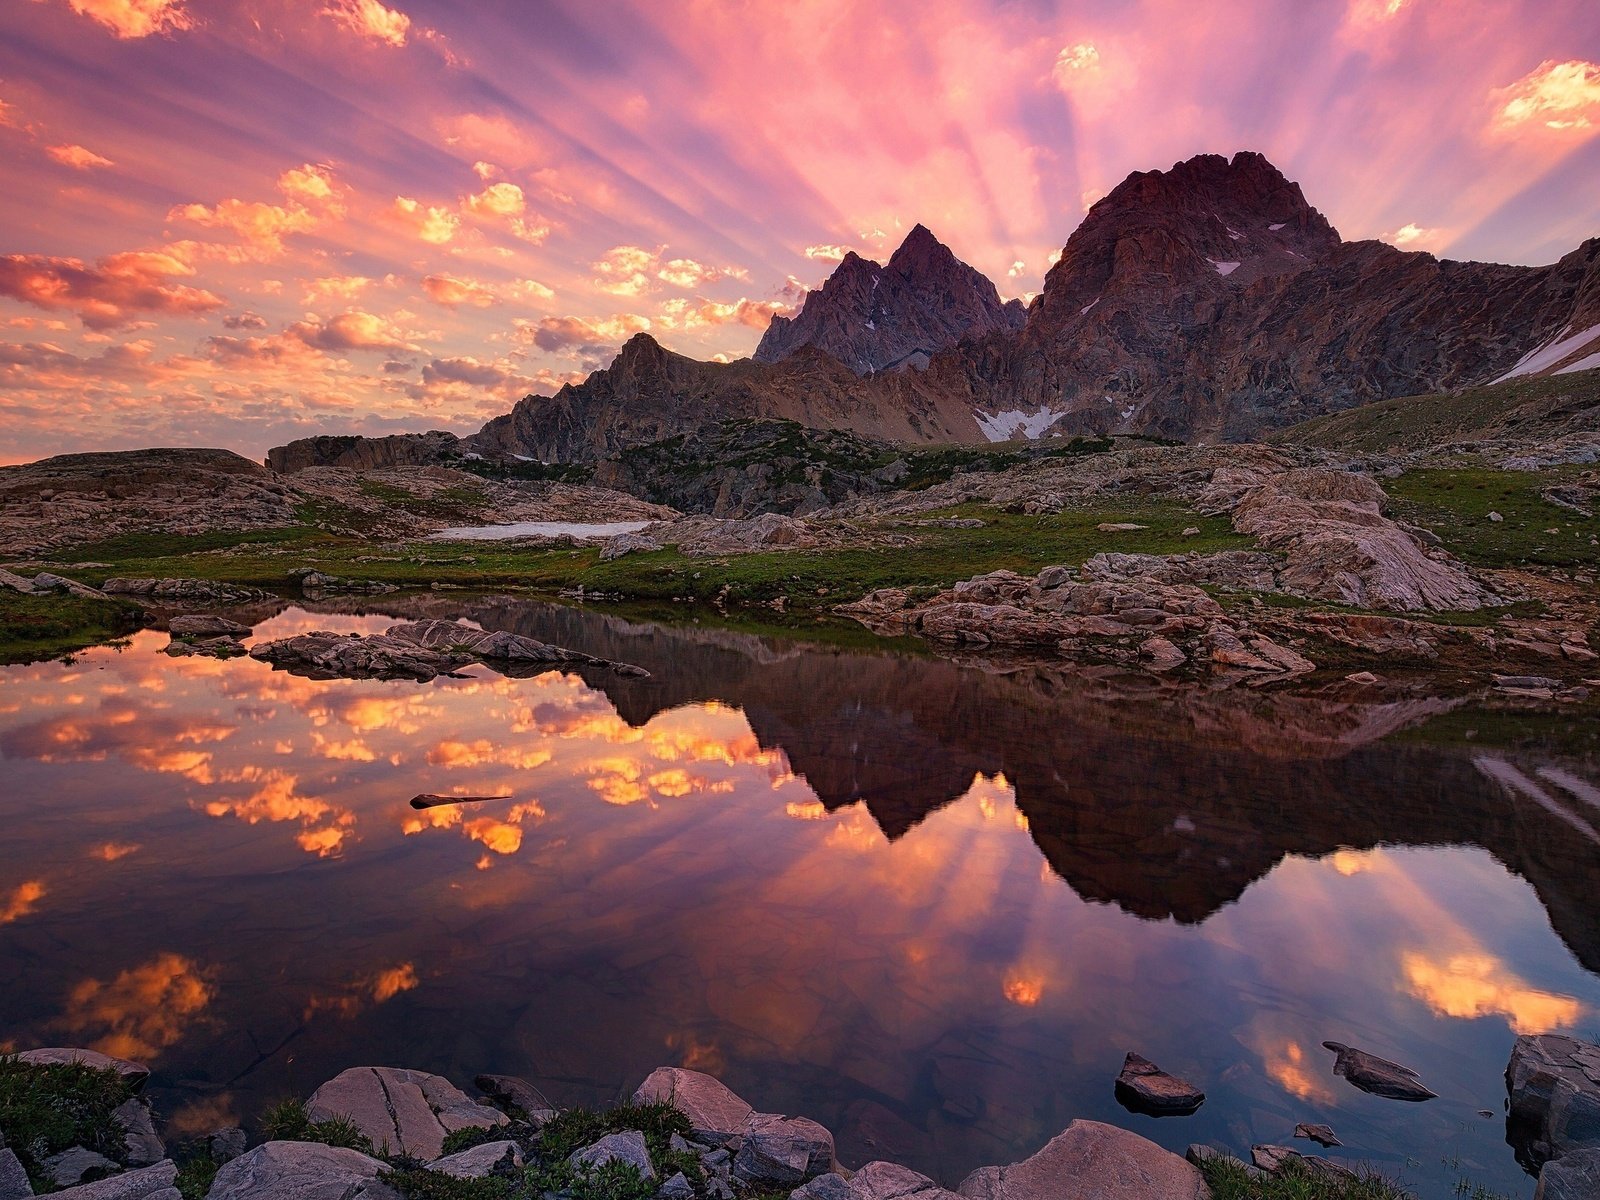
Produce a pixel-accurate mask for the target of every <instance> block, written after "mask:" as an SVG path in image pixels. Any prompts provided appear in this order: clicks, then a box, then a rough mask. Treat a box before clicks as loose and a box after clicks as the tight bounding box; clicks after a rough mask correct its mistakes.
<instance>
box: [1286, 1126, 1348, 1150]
mask: <svg viewBox="0 0 1600 1200" xmlns="http://www.w3.org/2000/svg"><path fill="white" fill-rule="evenodd" d="M1294 1135H1295V1137H1297V1138H1305V1139H1306V1140H1307V1141H1312V1142H1315V1143H1316V1144H1317V1145H1319V1146H1342V1145H1344V1143H1343V1142H1341V1141H1340V1140H1339V1136H1338V1135H1337V1134H1336V1133H1334V1132H1333V1128H1332V1126H1329V1125H1307V1124H1306V1123H1305V1122H1304V1121H1302V1122H1300V1124H1298V1125H1296V1126H1295V1127H1294Z"/></svg>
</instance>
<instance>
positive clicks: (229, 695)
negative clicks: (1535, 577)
mask: <svg viewBox="0 0 1600 1200" xmlns="http://www.w3.org/2000/svg"><path fill="white" fill-rule="evenodd" d="M446 604H451V605H454V606H455V608H454V609H453V610H452V612H451V615H454V613H455V612H459V613H460V615H463V616H467V617H469V618H471V619H473V620H475V621H478V622H480V623H482V624H483V625H485V626H486V627H490V628H510V629H514V630H516V631H517V632H521V633H525V634H529V635H532V636H537V637H542V638H545V639H547V640H552V641H557V642H560V643H562V644H564V645H569V646H572V647H574V648H577V649H582V650H587V651H589V652H592V653H595V654H599V655H602V656H604V657H607V658H614V659H622V660H626V661H632V662H637V663H640V664H642V665H645V666H647V667H649V668H650V669H651V671H652V672H653V673H654V678H652V679H650V680H632V679H618V678H616V677H614V676H610V675H596V676H593V677H592V678H591V679H590V680H589V681H588V682H585V680H584V679H581V678H579V677H577V676H573V675H562V674H557V673H550V674H545V675H540V676H535V677H532V678H521V679H507V678H501V677H499V676H496V675H493V674H491V673H489V672H487V671H484V670H475V671H474V672H472V673H471V677H469V678H465V679H445V680H439V681H436V682H434V683H431V684H415V683H407V682H394V683H390V682H379V681H360V682H356V681H338V680H335V681H328V682H319V681H312V680H306V679H300V678H297V677H294V676H291V675H287V674H284V673H281V672H273V671H270V670H269V669H267V668H266V667H264V666H263V665H262V664H259V663H256V662H254V661H252V660H249V659H241V660H235V661H232V662H217V661H212V660H208V659H169V658H167V657H165V656H164V655H163V654H161V653H160V650H161V647H162V646H163V645H164V644H165V641H166V638H165V635H163V634H159V633H141V634H139V635H138V636H136V637H135V638H134V639H133V642H132V645H131V646H130V647H128V648H127V649H125V650H122V651H118V650H114V649H100V650H95V651H91V652H88V653H85V654H83V655H81V656H80V657H79V658H78V660H77V661H76V662H75V663H73V664H70V665H64V664H59V663H52V664H44V665H37V666H30V667H8V668H3V669H0V679H3V681H4V683H3V688H0V755H3V756H4V759H5V762H4V766H3V770H4V775H5V779H6V785H5V787H4V788H3V789H0V820H3V822H4V824H3V828H4V829H5V835H4V838H5V843H4V844H5V853H4V855H3V856H0V922H3V923H0V978H4V979H6V980H9V981H12V983H11V984H10V986H8V987H6V988H4V989H0V1039H4V1040H6V1041H9V1042H12V1043H14V1044H16V1045H18V1046H22V1045H28V1044H52V1043H53V1044H61V1043H70V1044H90V1045H95V1046H98V1047H100V1048H102V1049H105V1050H108V1051H110V1052H112V1053H118V1054H123V1055H127V1056H131V1057H134V1058H138V1059H142V1060H144V1061H146V1062H148V1063H149V1064H150V1065H151V1066H152V1067H153V1068H154V1070H155V1077H154V1079H153V1080H152V1083H151V1093H152V1095H153V1096H154V1097H155V1099H156V1101H157V1103H158V1105H159V1106H160V1107H161V1109H162V1111H163V1112H165V1113H166V1114H168V1115H169V1116H171V1117H173V1118H174V1120H175V1121H176V1123H177V1125H178V1126H179V1127H180V1128H183V1129H190V1130H196V1131H198V1130H203V1129H208V1128H212V1127H215V1126H216V1125H218V1124H222V1123H227V1122H228V1121H231V1120H235V1119H239V1118H244V1119H250V1118H252V1117H254V1115H255V1114H256V1113H257V1112H258V1111H259V1110H260V1109H261V1108H262V1107H263V1106H264V1105H265V1104H267V1103H269V1102H271V1101H272V1100H274V1099H277V1098H279V1097H281V1096H282V1095H284V1094H287V1093H291V1092H298V1093H300V1094H305V1093H306V1092H309V1091H310V1089H312V1088H313V1087H315V1086H316V1085H317V1084H318V1083H319V1082H321V1081H322V1080H323V1079H325V1078H327V1077H329V1076H331V1075H332V1074H334V1073H335V1072H336V1071H338V1070H340V1069H342V1068H343V1067H345V1066H349V1065H353V1064H357V1063H394V1064H402V1065H407V1066H415V1067H421V1068H425V1069H429V1070H436V1071H440V1072H442V1073H444V1074H447V1075H449V1076H451V1077H452V1078H453V1079H455V1080H456V1081H457V1082H459V1083H463V1084H467V1083H470V1080H471V1077H472V1076H473V1075H474V1074H475V1073H477V1072H479V1071H484V1070H493V1071H501V1072H506V1073H513V1074H524V1075H527V1076H528V1077H530V1078H533V1079H535V1080H536V1081H538V1082H539V1083H540V1084H541V1086H543V1087H544V1088H545V1090H546V1091H547V1092H549V1093H550V1094H551V1095H552V1096H553V1098H555V1099H556V1100H558V1101H560V1102H567V1103H573V1102H589V1103H594V1102H605V1101H609V1100H613V1099H616V1098H618V1097H620V1096H623V1095H625V1094H627V1093H628V1092H630V1091H631V1089H632V1088H633V1087H634V1086H635V1085H637V1083H638V1082H639V1081H640V1080H641V1079H642V1078H643V1076H644V1075H645V1073H646V1072H648V1071H649V1070H650V1069H651V1068H652V1067H655V1066H657V1065H661V1064H684V1065H689V1066H694V1067H698V1068H701V1069H706V1070H711V1071H714V1072H716V1073H717V1074H719V1075H721V1076H722V1077H723V1078H724V1079H726V1080H727V1082H728V1083H729V1084H730V1085H731V1086H733V1087H734V1088H735V1089H736V1090H737V1091H739V1092H741V1093H742V1094H743V1095H745V1096H746V1097H747V1098H748V1099H749V1100H751V1101H752V1102H753V1103H755V1104H756V1105H757V1106H758V1107H760V1108H764V1109H769V1110H773V1111H787V1112H803V1113H805V1114H807V1115H810V1116H813V1117H816V1118H817V1119H819V1120H821V1121H823V1122H824V1123H825V1124H827V1125H828V1126H829V1127H830V1128H832V1129H833V1130H835V1132H836V1133H837V1135H838V1138H839V1145H840V1154H841V1158H843V1159H844V1161H846V1162H847V1163H849V1164H851V1165H859V1164H860V1163H861V1162H864V1161H866V1160H868V1159H870V1158H874V1157H893V1158H897V1159H900V1160H902V1161H905V1162H907V1163H909V1164H910V1165H913V1166H915V1167H918V1168H919V1169H921V1170H924V1171H926V1172H928V1173H929V1174H932V1175H935V1176H937V1177H939V1178H941V1179H942V1180H943V1181H944V1182H946V1183H948V1184H952V1185H953V1184H955V1183H957V1182H959V1180H960V1179H961V1178H962V1176H963V1175H964V1174H965V1173H966V1172H967V1171H968V1170H970V1169H971V1168H973V1167H976V1166H979V1165H982V1164H985V1163H995V1162H999V1163H1004V1162H1009V1161H1012V1160H1014V1159H1016V1158H1018V1157H1020V1156H1022V1155H1025V1154H1027V1153H1030V1152H1032V1151H1033V1150H1035V1149H1037V1148H1038V1147H1039V1146H1040V1145H1042V1144H1043V1143H1044V1142H1045V1141H1046V1140H1048V1139H1049V1137H1050V1136H1052V1135H1053V1134H1055V1133H1056V1132H1058V1131H1059V1130H1060V1129H1061V1128H1062V1127H1064V1126H1065V1125H1066V1123H1067V1122H1068V1121H1069V1120H1071V1119H1072V1118H1073V1117H1079V1116H1082V1117H1090V1118H1095V1119H1100V1120H1109V1121H1114V1122H1116V1123H1119V1124H1124V1125H1127V1126H1129V1127H1131V1128H1133V1129H1136V1130H1138V1131H1139V1132H1140V1133H1143V1134H1145V1135H1146V1136H1149V1137H1152V1138H1154V1139H1156V1140H1158V1141H1160V1142H1162V1143H1163V1144H1165V1145H1168V1146H1170V1147H1172V1148H1174V1149H1178V1150H1181V1149H1182V1148H1183V1147H1184V1146H1185V1145H1187V1144H1188V1143H1190V1142H1193V1141H1210V1140H1215V1141H1218V1142H1221V1143H1223V1144H1225V1145H1228V1146H1231V1147H1233V1148H1235V1149H1236V1150H1238V1151H1241V1152H1244V1153H1248V1148H1249V1146H1250V1145H1251V1144H1253V1143H1262V1142H1284V1143H1287V1142H1288V1141H1289V1135H1290V1133H1291V1132H1292V1130H1293V1127H1294V1125H1295V1123H1296V1122H1297V1121H1326V1122H1328V1123H1329V1124H1331V1125H1332V1126H1333V1127H1334V1128H1335V1129H1336V1130H1337V1131H1338V1133H1339V1134H1340V1136H1341V1137H1342V1138H1343V1139H1344V1141H1345V1143H1346V1147H1345V1149H1343V1150H1333V1151H1328V1152H1327V1153H1328V1154H1329V1155H1330V1156H1331V1157H1337V1158H1340V1159H1342V1160H1344V1161H1355V1160H1365V1161H1368V1162H1372V1163H1375V1164H1376V1165H1378V1166H1380V1167H1382V1168H1383V1169H1385V1170H1388V1171H1390V1172H1393V1173H1396V1174H1399V1175H1400V1176H1401V1177H1402V1178H1403V1179H1404V1180H1406V1181H1407V1182H1408V1183H1410V1184H1412V1185H1413V1186H1415V1187H1417V1188H1418V1190H1419V1192H1420V1193H1421V1194H1422V1195H1424V1196H1427V1197H1444V1196H1447V1195H1449V1194H1450V1190H1451V1186H1452V1185H1453V1184H1454V1182H1455V1180H1456V1178H1457V1177H1458V1175H1459V1174H1462V1173H1466V1174H1470V1175H1471V1176H1472V1177H1473V1178H1474V1179H1475V1180H1476V1181H1478V1182H1481V1183H1485V1184H1488V1185H1491V1186H1493V1187H1496V1188H1499V1189H1500V1190H1502V1191H1506V1192H1508V1193H1510V1194H1513V1195H1520V1196H1527V1195H1529V1194H1531V1191H1532V1183H1531V1180H1529V1179H1528V1178H1527V1177H1526V1176H1525V1175H1523V1174H1522V1173H1521V1171H1520V1169H1519V1168H1518V1167H1517V1165H1516V1163H1515V1161H1514V1159H1513V1155H1512V1152H1511V1149H1510V1148H1509V1147H1508V1146H1507V1145H1506V1143H1505V1129H1504V1122H1503V1116H1502V1104H1503V1099H1504V1084H1503V1081H1502V1077H1501V1076H1502V1072H1503V1070H1504V1066H1505V1061H1506V1058H1507V1055H1508V1054H1509V1052H1510V1049H1511V1044H1512V1041H1513V1038H1514V1035H1515V1033H1516V1032H1522V1031H1527V1032H1540V1031H1548V1030H1557V1029H1564V1030H1568V1031H1573V1032H1576V1033H1578V1034H1580V1035H1585V1036H1587V1035H1592V1032H1593V1031H1594V1030H1595V1029H1596V1028H1600V976H1597V974H1596V971H1597V970H1600V911H1597V909H1596V906H1595V903H1594V897H1595V896H1596V895H1600V847H1597V844H1596V841H1595V836H1596V835H1595V831H1594V826H1595V824H1596V823H1597V820H1600V811H1597V810H1596V809H1595V808H1594V807H1592V803H1593V802H1592V795H1593V793H1592V792H1590V793H1588V794H1589V795H1590V797H1591V799H1590V800H1587V801H1586V800H1585V799H1584V798H1583V797H1584V795H1585V793H1584V787H1585V785H1586V783H1587V784H1589V785H1592V784H1593V783H1594V781H1595V780H1596V778H1597V776H1600V770H1597V769H1596V764H1593V763H1572V762H1563V761H1558V760H1556V759H1554V758H1553V757H1550V756H1545V755H1540V754H1539V753H1537V752H1534V751H1529V752H1525V753H1521V754H1519V755H1517V756H1506V755H1502V754H1497V753H1493V752H1481V753H1479V754H1478V755H1476V756H1473V755H1470V754H1456V753H1451V752H1445V751H1438V750H1432V749H1427V748H1422V747H1419V746H1415V745H1401V744H1397V743H1395V742H1393V741H1382V740H1374V739H1375V738H1377V737H1378V735H1380V734H1383V733H1385V732H1388V731H1390V730H1394V729H1398V728H1401V727H1403V726H1405V725H1407V724H1408V723H1410V722H1412V721H1414V720H1416V719H1418V718H1420V717H1424V716H1426V715H1427V714H1428V713H1430V712H1434V711H1437V710H1439V709H1440V708H1442V707H1444V706H1443V705H1442V704H1441V703H1440V702H1437V701H1430V700H1413V701H1405V702H1401V703H1398V704H1391V705H1374V704H1363V703H1357V702H1352V701H1349V700H1348V698H1345V699H1338V700H1336V699H1330V698H1326V697H1320V698H1319V697H1292V696H1286V695H1282V694H1272V693H1267V694H1263V693H1256V692H1250V693H1247V694H1244V695H1238V694H1234V693H1226V694H1222V693H1197V694H1181V693H1177V692H1172V691H1167V690H1163V689H1159V688H1156V687H1153V686H1151V685H1147V684H1145V685H1135V684H1133V683H1132V682H1131V681H1121V680H1116V679H1089V678H1071V677H1067V676H1063V675H1056V674H1052V673H1050V672H1044V671H1037V670H1019V671H1014V672H1009V673H999V672H985V671H979V670H971V669H963V668H961V667H958V666H956V665H953V664H950V663H947V662H943V661H939V660H935V659H928V658H918V657H912V656H906V655H900V654H863V653H854V652H847V651H843V650H838V649H831V648H826V647H817V646H807V645H803V644H799V643H794V642H782V641H772V640H766V639H759V638H755V637H751V636H746V635H742V634H737V633H730V632H726V631H711V630H697V629H692V628H691V629H670V628H664V627H659V626H651V625H642V624H633V623H629V622H626V621H622V620H618V619H616V618H613V617H610V616H606V615H603V614H596V613H585V612H578V611H574V610H569V609H560V608H553V607H549V606H545V605H538V604H530V603H522V602H509V601H499V602H495V601H487V602H459V601H448V600H446V599H440V598H427V599H418V600H415V601H407V600H405V599H396V600H394V602H393V603H392V604H382V605H378V606H375V607H381V608H382V609H383V611H386V612H394V613H397V614H407V615H424V614H426V615H444V608H443V607H441V606H444V605H446ZM408 605H410V606H411V607H408ZM389 620H390V619H389V618H388V617H384V616H379V615H368V616H363V615H350V614H348V613H347V614H339V613H328V612H319V613H315V614H313V613H307V612H305V611H303V610H300V609H292V608H291V609H289V610H287V611H285V612H282V613H280V614H279V615H277V616H274V617H272V618H271V619H269V620H268V621H267V622H266V623H265V624H264V625H263V626H261V627H260V628H259V629H258V636H280V635H282V634H285V633H288V632H291V631H295V630H301V629H311V628H335V629H351V630H358V629H359V630H376V629H381V628H383V627H384V626H385V625H386V624H388V623H389ZM419 792H435V793H451V792H455V793H457V794H472V795H488V794H496V793H508V794H509V796H510V798H509V799H506V800H497V801H487V802H481V803H473V804H466V805H460V806H453V807H446V808H437V809H432V810H429V811H426V812H417V811H414V810H412V809H411V808H410V807H409V805H408V803H407V802H408V800H409V799H410V797H411V796H412V795H414V794H416V793H419ZM1324 1039H1334V1040H1338V1041H1344V1042H1348V1043H1351V1044H1353V1045H1358V1046H1361V1047H1363V1048H1365V1049H1368V1050H1371V1051H1374V1052H1376V1053H1379V1054H1383V1055H1385V1056H1387V1057H1391V1058H1395V1059H1398V1060H1399V1061H1401V1062H1404V1063H1406V1064H1408V1065H1410V1066H1412V1067H1415V1068H1416V1069H1417V1070H1419V1071H1420V1073H1421V1075H1422V1077H1423V1079H1424V1080H1425V1081H1426V1082H1427V1083H1428V1084H1429V1085H1430V1086H1432V1087H1433V1088H1434V1090H1436V1091H1437V1092H1439V1093H1440V1098H1439V1099H1437V1100H1434V1101H1431V1102H1429V1103H1426V1104H1421V1105H1409V1104H1400V1103H1397V1102H1394V1101H1388V1100H1382V1099H1378V1098H1375V1097H1371V1096H1368V1095H1365V1094H1363V1093H1361V1092H1359V1091H1357V1090H1355V1089H1354V1088H1352V1087H1351V1086H1350V1085H1349V1084H1347V1083H1346V1082H1345V1081H1344V1080H1342V1079H1339V1078H1336V1077H1335V1076H1334V1075H1333V1074H1332V1073H1331V1070H1330V1068H1331V1064H1332V1055H1331V1054H1329V1053H1328V1052H1326V1051H1324V1050H1323V1049H1322V1048H1321V1042H1322V1041H1323V1040H1324ZM1128 1050H1137V1051H1139V1052H1140V1053H1142V1054H1144V1055H1146V1056H1147V1057H1150V1058H1152V1059H1154V1060H1155V1061H1156V1062H1158V1063H1160V1064H1161V1065H1162V1066H1163V1067H1165V1068H1166V1069H1168V1070H1170V1071H1172V1072H1174V1073H1176V1074H1180V1075H1183V1076H1185V1077H1187V1078H1189V1079H1191V1080H1193V1081H1195V1082H1197V1083H1199V1084H1201V1085H1202V1086H1203V1087H1204V1088H1205V1089H1206V1091H1207V1092H1208V1097H1209V1098H1208V1099H1207V1102H1206V1104H1205V1106H1204V1107H1203V1108H1202V1109H1201V1110H1200V1111H1199V1113H1197V1114H1196V1115H1194V1116H1192V1117H1187V1118H1167V1119H1163V1120H1155V1119H1151V1118H1148V1117H1144V1116H1138V1115H1134V1114H1130V1113H1128V1112H1126V1111H1124V1110H1123V1109H1122V1108H1121V1107H1119V1106H1118V1104H1117V1103H1116V1101H1115V1100H1114V1098H1113V1095H1112V1081H1113V1080H1114V1078H1115V1076H1116V1074H1117V1071H1118V1069H1119V1067H1120V1065H1121V1061H1122V1056H1123V1054H1124V1053H1125V1052H1127V1051H1128ZM1480 1110H1486V1111H1488V1112H1489V1113H1490V1115H1489V1116H1488V1117H1484V1116H1480V1115H1479V1112H1480ZM1297 1145H1298V1146H1299V1147H1300V1148H1302V1149H1305V1150H1307V1151H1313V1150H1315V1147H1314V1146H1311V1145H1310V1144H1309V1143H1297Z"/></svg>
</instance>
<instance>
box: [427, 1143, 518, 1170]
mask: <svg viewBox="0 0 1600 1200" xmlns="http://www.w3.org/2000/svg"><path fill="white" fill-rule="evenodd" d="M502 1162H509V1163H510V1164H511V1165H512V1166H513V1167H520V1166H521V1165H522V1148H521V1147H520V1146H518V1145H517V1144H516V1143H515V1142H512V1141H504V1142H485V1143H484V1144H483V1145H481V1146H474V1147H472V1149H470V1150H463V1151H461V1152H460V1153H459V1154H447V1155H445V1156H444V1157H443V1158H441V1159H439V1160H438V1161H437V1162H435V1163H434V1164H433V1165H432V1166H431V1167H429V1168H428V1170H430V1171H439V1172H441V1173H443V1174H445V1175H449V1176H451V1177H452V1178H455V1179H482V1178H483V1177H484V1176H485V1175H488V1174H489V1173H490V1172H491V1171H493V1170H494V1169H495V1168H496V1167H498V1166H499V1165H500V1164H501V1163H502Z"/></svg>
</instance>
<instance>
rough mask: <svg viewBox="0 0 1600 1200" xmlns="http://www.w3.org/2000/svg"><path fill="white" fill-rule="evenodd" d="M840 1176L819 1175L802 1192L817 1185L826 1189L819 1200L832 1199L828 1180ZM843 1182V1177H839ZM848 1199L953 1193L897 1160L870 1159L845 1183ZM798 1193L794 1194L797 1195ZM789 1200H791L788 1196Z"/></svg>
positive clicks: (947, 1197) (905, 1199) (939, 1197)
mask: <svg viewBox="0 0 1600 1200" xmlns="http://www.w3.org/2000/svg"><path fill="white" fill-rule="evenodd" d="M830 1179H839V1176H837V1175H819V1176H817V1178H816V1179H815V1180H813V1181H812V1182H811V1183H808V1184H807V1185H806V1187H805V1188H804V1189H802V1190H803V1191H809V1189H811V1188H816V1187H818V1186H820V1187H822V1188H825V1189H828V1190H827V1191H826V1192H825V1193H823V1194H822V1195H821V1196H820V1197H819V1200H833V1191H834V1189H835V1185H834V1184H831V1183H829V1182H828V1180H830ZM840 1182H841V1183H843V1182H844V1181H843V1180H840ZM845 1191H846V1192H847V1193H848V1195H849V1197H850V1200H910V1198H911V1197H915V1198H916V1200H954V1197H955V1193H954V1192H949V1191H946V1190H945V1189H944V1188H942V1187H940V1186H939V1185H938V1184H936V1183H935V1182H934V1181H933V1180H931V1179H929V1178H928V1177H927V1176H926V1175H919V1174H917V1172H915V1171H913V1170H911V1169H910V1168H909V1167H902V1166H900V1165H899V1164H898V1163H891V1162H870V1163H868V1164H867V1165H866V1166H864V1167H862V1168H861V1169H860V1170H859V1171H857V1172H856V1173H855V1174H854V1175H852V1176H851V1177H850V1182H849V1183H848V1184H847V1185H846V1186H845ZM799 1194H800V1193H799V1192H796V1193H794V1195H795V1196H798V1195H799ZM790 1200H794V1197H793V1196H791V1197H790Z"/></svg>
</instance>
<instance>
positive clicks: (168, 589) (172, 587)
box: [101, 577, 273, 604]
mask: <svg viewBox="0 0 1600 1200" xmlns="http://www.w3.org/2000/svg"><path fill="white" fill-rule="evenodd" d="M101 588H102V590H104V591H106V592H109V593H111V594H112V595H123V596H148V597H149V598H150V599H152V600H157V601H161V602H163V603H167V604H250V603H252V602H254V601H257V600H271V599H273V595H272V593H271V592H264V591H262V590H261V589H260V588H253V587H244V586H243V585H241V584H237V583H218V582H216V581H215V580H212V579H128V578H122V577H118V578H115V579H108V580H106V581H105V583H104V584H102V585H101Z"/></svg>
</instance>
